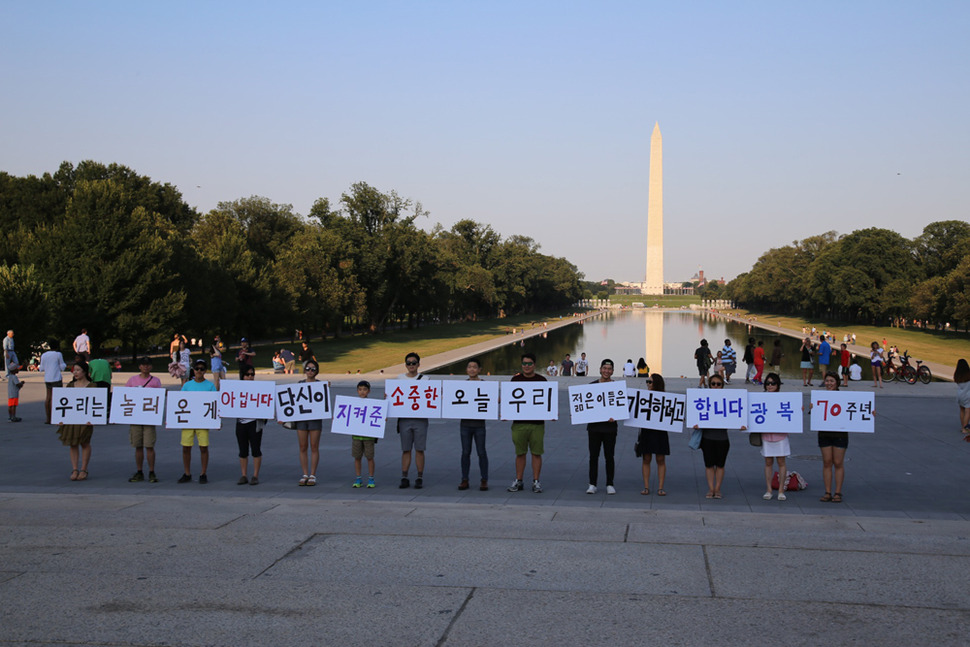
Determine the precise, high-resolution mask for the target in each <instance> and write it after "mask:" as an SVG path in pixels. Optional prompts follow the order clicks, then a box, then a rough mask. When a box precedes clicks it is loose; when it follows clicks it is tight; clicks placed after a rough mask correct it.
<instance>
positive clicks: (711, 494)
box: [704, 490, 714, 499]
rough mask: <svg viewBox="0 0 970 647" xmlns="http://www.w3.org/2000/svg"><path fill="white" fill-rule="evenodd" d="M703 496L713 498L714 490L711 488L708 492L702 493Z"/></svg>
mask: <svg viewBox="0 0 970 647" xmlns="http://www.w3.org/2000/svg"><path fill="white" fill-rule="evenodd" d="M704 498H705V499H713V498H714V491H713V490H711V491H710V492H708V493H707V494H705V495H704Z"/></svg>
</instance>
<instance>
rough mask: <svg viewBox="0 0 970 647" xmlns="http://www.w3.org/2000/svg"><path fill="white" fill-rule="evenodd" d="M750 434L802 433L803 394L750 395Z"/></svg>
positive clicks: (760, 393)
mask: <svg viewBox="0 0 970 647" xmlns="http://www.w3.org/2000/svg"><path fill="white" fill-rule="evenodd" d="M747 431H748V432H758V433H767V434H800V433H802V394H801V393H762V392H760V391H759V392H757V393H749V394H748V428H747Z"/></svg>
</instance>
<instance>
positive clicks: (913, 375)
mask: <svg viewBox="0 0 970 647" xmlns="http://www.w3.org/2000/svg"><path fill="white" fill-rule="evenodd" d="M899 361H900V366H899V368H898V369H897V370H896V377H898V378H899V379H900V380H903V381H905V382H907V383H909V384H916V380H919V381H920V382H922V383H923V384H929V383H930V382H932V381H933V372H932V371H931V370H930V367H929V366H923V362H922V360H918V359H917V360H914V361H915V362H916V366H915V367H914V366H913V365H912V364H910V363H909V351H903V354H902V356H901V357H900V358H899Z"/></svg>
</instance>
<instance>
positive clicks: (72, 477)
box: [71, 470, 78, 481]
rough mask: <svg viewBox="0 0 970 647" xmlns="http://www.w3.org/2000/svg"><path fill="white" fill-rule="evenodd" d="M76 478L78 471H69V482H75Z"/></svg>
mask: <svg viewBox="0 0 970 647" xmlns="http://www.w3.org/2000/svg"><path fill="white" fill-rule="evenodd" d="M77 477H78V471H77V470H72V471H71V480H72V481H76V480H77Z"/></svg>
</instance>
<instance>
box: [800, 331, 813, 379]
mask: <svg viewBox="0 0 970 647" xmlns="http://www.w3.org/2000/svg"><path fill="white" fill-rule="evenodd" d="M798 350H799V351H800V352H801V354H802V359H801V363H800V364H799V366H800V367H801V369H802V386H813V385H812V373H814V372H815V364H813V363H812V340H811V339H809V338H808V337H806V338H804V339H803V340H802V345H801V347H800V348H799V349H798Z"/></svg>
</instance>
